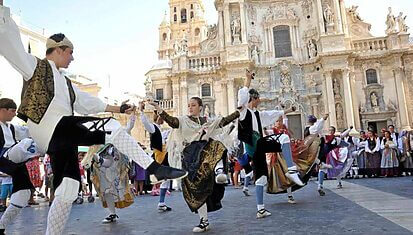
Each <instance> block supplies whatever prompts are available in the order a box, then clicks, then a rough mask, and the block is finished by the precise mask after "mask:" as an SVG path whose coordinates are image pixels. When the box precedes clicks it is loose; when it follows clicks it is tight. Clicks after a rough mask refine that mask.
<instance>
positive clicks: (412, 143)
mask: <svg viewBox="0 0 413 235" xmlns="http://www.w3.org/2000/svg"><path fill="white" fill-rule="evenodd" d="M399 142H400V146H402V156H401V158H400V162H401V164H403V168H404V171H405V172H406V175H407V174H410V175H412V174H413V130H411V129H409V130H403V131H402V132H401V133H400V141H399Z"/></svg>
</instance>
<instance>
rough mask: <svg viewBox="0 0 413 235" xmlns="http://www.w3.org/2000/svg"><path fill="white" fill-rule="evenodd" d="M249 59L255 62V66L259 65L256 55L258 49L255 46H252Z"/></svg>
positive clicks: (258, 58)
mask: <svg viewBox="0 0 413 235" xmlns="http://www.w3.org/2000/svg"><path fill="white" fill-rule="evenodd" d="M251 58H252V60H253V61H254V62H255V64H259V63H260V57H259V55H258V47H257V46H253V48H252V51H251Z"/></svg>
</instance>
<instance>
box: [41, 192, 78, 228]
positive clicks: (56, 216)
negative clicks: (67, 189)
mask: <svg viewBox="0 0 413 235" xmlns="http://www.w3.org/2000/svg"><path fill="white" fill-rule="evenodd" d="M71 210H72V202H65V201H61V200H60V199H59V198H55V199H54V200H53V203H52V206H51V207H50V210H49V214H48V216H47V230H46V235H61V234H63V230H64V229H65V225H66V222H67V220H68V219H69V214H70V211H71Z"/></svg>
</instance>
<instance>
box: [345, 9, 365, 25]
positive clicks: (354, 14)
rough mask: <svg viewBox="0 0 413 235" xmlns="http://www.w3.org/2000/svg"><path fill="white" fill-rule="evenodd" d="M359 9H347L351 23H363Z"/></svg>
mask: <svg viewBox="0 0 413 235" xmlns="http://www.w3.org/2000/svg"><path fill="white" fill-rule="evenodd" d="M357 8H358V6H354V5H353V6H351V8H349V9H347V12H348V13H349V15H350V19H351V21H353V23H356V22H358V21H363V20H362V19H361V17H360V15H359V13H358V12H357Z"/></svg>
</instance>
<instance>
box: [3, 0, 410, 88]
mask: <svg viewBox="0 0 413 235" xmlns="http://www.w3.org/2000/svg"><path fill="white" fill-rule="evenodd" d="M203 2H204V5H205V7H206V18H207V20H208V22H209V23H215V21H216V17H217V16H216V12H215V7H214V4H213V2H214V1H213V0H204V1H203ZM345 2H346V5H347V6H350V5H359V6H360V7H359V13H360V15H361V17H362V18H363V19H364V20H365V21H366V22H368V23H371V24H372V25H373V27H372V32H373V34H374V35H383V34H384V27H385V24H384V22H385V17H386V14H387V7H388V6H392V7H393V13H394V14H395V15H397V14H398V12H399V11H404V12H405V13H406V14H407V15H408V18H407V24H408V25H409V26H410V27H413V15H409V13H410V14H413V2H412V0H345ZM373 4H374V5H373ZM4 5H6V6H8V7H10V8H11V11H12V13H14V14H18V15H20V16H21V18H22V21H23V22H24V23H25V24H26V25H29V26H32V27H33V28H45V29H46V30H47V31H48V32H49V33H50V34H52V33H57V32H62V33H64V34H66V35H67V36H68V37H69V38H70V40H71V41H73V42H74V44H75V53H74V56H75V61H74V62H73V63H72V64H71V67H70V69H69V71H71V72H75V73H79V74H84V75H87V76H90V77H91V78H93V79H95V80H97V81H99V82H101V83H103V84H107V82H104V81H107V77H108V76H110V78H111V87H112V89H114V90H117V91H122V92H126V91H128V92H133V93H139V94H143V92H144V87H143V81H144V79H145V77H144V74H145V72H146V71H147V70H148V69H149V68H150V67H151V65H152V64H154V63H156V61H157V53H156V50H157V48H158V26H159V24H160V22H161V21H162V19H163V15H164V12H165V11H166V10H168V8H169V6H168V0H121V1H109V0H70V1H68V0H64V1H63V0H60V1H59V0H40V1H31V0H4Z"/></svg>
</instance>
